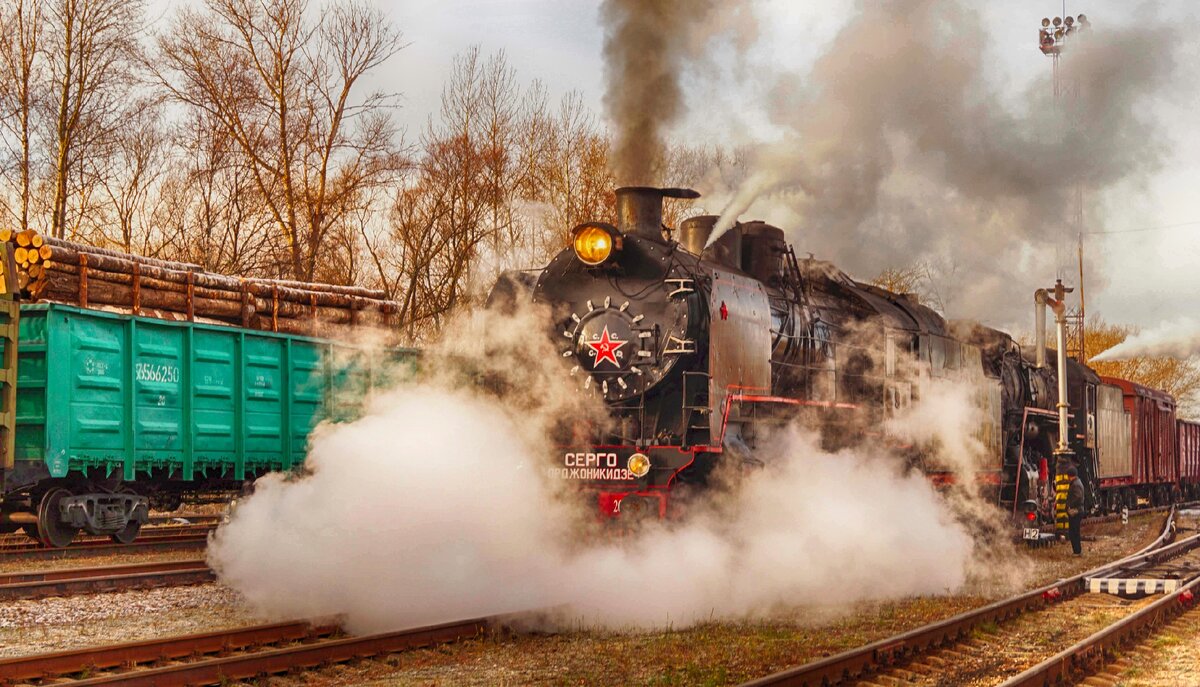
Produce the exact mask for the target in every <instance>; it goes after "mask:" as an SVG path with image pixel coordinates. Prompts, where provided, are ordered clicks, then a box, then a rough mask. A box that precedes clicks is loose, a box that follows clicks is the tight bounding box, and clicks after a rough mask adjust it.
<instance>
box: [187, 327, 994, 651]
mask: <svg viewBox="0 0 1200 687" xmlns="http://www.w3.org/2000/svg"><path fill="white" fill-rule="evenodd" d="M538 322H539V320H538V319H536V317H535V316H534V315H531V314H529V313H524V314H521V315H519V316H517V317H510V316H505V317H498V316H491V315H483V314H479V315H475V316H474V317H472V318H470V319H468V320H467V321H466V322H464V323H461V324H460V325H459V326H458V328H457V329H455V330H454V331H452V332H451V333H450V335H449V336H448V337H447V342H448V343H447V344H446V345H445V346H444V347H443V349H442V350H439V351H433V352H431V353H430V355H429V359H428V360H427V361H426V363H425V366H426V368H427V370H428V373H427V374H426V375H425V376H424V377H423V378H422V380H421V381H414V382H410V383H405V384H402V385H400V386H398V387H397V388H395V389H392V390H390V391H388V392H386V393H382V394H380V395H378V396H377V397H375V398H374V399H372V400H371V401H370V403H369V404H368V408H367V410H366V413H365V415H364V416H363V417H362V418H361V419H359V420H358V421H356V422H352V423H347V424H341V425H329V426H324V427H322V428H320V429H319V430H318V432H317V433H316V434H315V436H314V438H313V441H312V448H311V451H310V455H309V457H308V461H307V464H306V465H307V472H306V474H304V475H303V476H297V477H292V478H285V477H283V476H278V475H273V476H269V477H267V478H265V479H263V480H261V481H260V482H259V483H258V485H257V488H256V491H255V493H254V494H253V495H252V496H250V497H249V498H247V499H246V500H244V501H243V502H242V503H241V504H240V505H239V507H238V509H237V510H236V512H235V514H234V516H233V517H232V519H231V521H230V522H229V523H228V524H227V525H225V526H223V527H222V528H220V530H219V531H218V532H217V534H216V536H215V538H214V541H213V543H212V545H211V546H210V549H209V551H210V554H209V556H210V561H211V563H212V565H213V566H214V568H215V569H216V570H217V571H218V572H219V574H220V579H221V580H222V582H224V583H225V584H228V585H230V586H232V587H234V588H235V589H237V590H239V591H240V592H241V593H242V594H244V595H245V597H246V598H247V599H248V600H249V601H250V602H251V603H252V604H253V605H254V606H255V607H257V609H258V610H260V611H261V612H263V613H265V614H267V615H270V616H273V617H278V618H286V617H297V616H313V615H325V614H334V613H338V614H344V615H345V616H346V617H347V620H348V625H349V627H350V629H351V630H352V631H356V632H368V631H379V630H384V629H390V628H398V627H407V626H415V625H420V624H425V623H433V622H441V621H448V620H451V619H456V618H462V617H470V616H476V615H485V614H493V613H506V612H512V611H517V610H527V609H536V608H543V607H549V606H560V605H565V606H566V607H567V608H569V611H568V613H567V615H566V616H564V617H566V618H570V619H571V621H572V622H580V621H581V622H584V623H587V624H589V625H597V624H598V625H605V626H609V627H615V628H621V627H629V626H657V625H664V624H667V623H671V624H673V625H675V626H681V625H687V624H690V623H693V622H697V621H701V620H706V619H709V618H712V617H717V618H744V617H747V616H755V615H766V614H772V613H778V612H786V611H787V610H789V609H792V610H794V609H796V608H798V607H805V606H830V605H833V604H841V603H844V602H849V601H854V600H861V599H884V598H896V597H902V596H906V595H913V594H938V593H946V592H950V591H954V590H956V589H959V588H961V587H962V585H963V584H964V583H965V582H966V581H967V580H968V579H969V578H970V577H971V576H972V575H973V574H974V573H975V572H977V569H976V567H975V566H976V565H977V563H978V562H979V560H980V551H979V550H978V549H979V544H977V542H976V540H975V539H973V537H972V534H971V533H969V532H968V527H967V526H966V525H964V524H963V523H962V521H961V519H960V517H959V516H957V515H956V512H957V511H955V510H954V509H952V508H950V507H949V506H948V505H947V502H946V501H945V500H944V499H943V498H941V497H940V496H939V495H938V494H936V493H935V492H934V490H933V489H932V487H931V486H930V484H929V483H928V481H927V480H926V479H925V478H924V477H923V476H922V475H921V474H920V473H919V472H916V471H908V472H906V471H905V470H904V469H903V467H902V466H901V465H900V464H899V463H898V461H896V460H893V459H889V458H888V457H887V456H885V455H883V454H882V452H880V454H879V455H874V454H872V452H869V451H865V450H855V451H841V452H838V453H829V452H826V451H823V450H822V449H821V448H820V447H819V446H818V445H817V442H816V440H815V439H814V437H813V436H812V435H811V434H810V433H808V432H805V431H802V430H800V429H794V428H793V429H789V430H787V431H783V432H780V433H779V434H778V435H777V436H775V437H774V438H773V439H772V440H771V441H770V442H769V445H768V446H766V447H765V448H762V449H761V450H760V451H759V453H758V454H757V457H759V458H761V459H763V461H764V462H765V464H766V466H765V467H764V468H762V469H761V470H758V471H755V472H752V473H750V474H749V475H747V476H745V477H744V478H742V479H741V480H740V484H738V485H737V486H736V487H734V488H731V489H730V490H729V491H726V492H722V493H724V494H725V496H724V497H723V498H717V497H716V496H715V494H713V495H711V497H712V499H713V500H712V502H711V504H710V505H711V507H710V508H705V509H700V510H699V511H698V512H695V513H693V514H692V516H691V517H689V518H688V520H687V521H686V522H684V523H677V524H672V525H668V526H660V525H658V524H652V525H651V526H648V527H647V528H645V529H644V530H642V531H641V532H639V533H638V534H637V536H634V537H627V538H623V539H621V540H613V539H610V538H608V537H606V536H603V535H602V534H601V533H600V531H599V529H598V528H596V526H595V524H594V523H592V522H590V521H589V520H588V519H587V517H581V514H580V512H579V511H580V510H581V507H584V508H585V506H584V505H583V504H582V498H581V497H580V496H579V495H577V494H573V493H571V492H569V491H564V489H563V483H562V482H558V481H554V480H552V479H550V478H548V477H547V476H546V471H545V468H547V467H549V466H551V465H554V464H555V458H556V456H559V455H560V453H561V452H560V451H558V450H557V449H556V448H555V447H554V446H553V442H552V441H551V440H550V439H549V438H548V435H549V433H550V428H551V427H552V426H553V425H554V424H555V421H556V420H557V419H559V418H561V417H562V416H563V415H562V413H567V412H571V413H588V412H592V411H593V410H594V408H596V407H598V404H595V403H594V402H593V401H591V400H587V402H586V403H584V404H581V403H580V399H581V398H583V399H589V398H590V397H587V396H585V395H584V392H582V390H581V389H580V388H579V387H578V386H576V384H575V382H577V381H578V380H576V379H575V378H573V377H571V376H570V375H568V374H567V373H566V371H565V370H564V369H562V368H561V367H560V365H559V364H558V362H559V361H561V358H559V357H558V356H557V355H555V353H554V349H553V346H552V345H551V343H550V342H548V341H547V342H543V341H541V340H540V339H539V337H537V336H535V335H533V334H531V332H537V331H540V325H539V324H538ZM539 361H552V362H539ZM456 369H457V370H463V369H469V370H470V371H471V373H470V374H464V373H461V372H456ZM585 406H586V407H585ZM920 434H922V436H923V437H924V438H930V437H931V436H933V435H935V434H937V435H939V437H940V440H941V441H942V443H943V445H942V449H943V450H944V451H950V452H954V451H956V450H960V448H959V447H955V446H954V445H953V443H954V442H956V441H958V439H955V437H962V436H964V435H963V434H962V432H961V431H960V428H955V427H951V428H949V429H948V430H947V431H946V432H944V433H938V432H929V431H922V432H920ZM963 450H968V451H973V450H974V449H963Z"/></svg>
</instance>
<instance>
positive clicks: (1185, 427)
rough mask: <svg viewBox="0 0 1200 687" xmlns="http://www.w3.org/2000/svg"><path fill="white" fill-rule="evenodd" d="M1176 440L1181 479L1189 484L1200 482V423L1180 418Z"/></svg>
mask: <svg viewBox="0 0 1200 687" xmlns="http://www.w3.org/2000/svg"><path fill="white" fill-rule="evenodd" d="M1176 442H1177V443H1176V447H1177V448H1176V450H1177V451H1178V453H1179V479H1180V480H1181V481H1183V482H1186V483H1188V484H1196V483H1200V423H1196V422H1191V421H1188V420H1180V421H1179V436H1178V437H1177V439H1176Z"/></svg>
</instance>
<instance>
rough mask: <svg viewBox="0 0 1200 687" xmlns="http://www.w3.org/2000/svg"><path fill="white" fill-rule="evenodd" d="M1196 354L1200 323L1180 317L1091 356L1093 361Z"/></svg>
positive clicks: (1199, 336)
mask: <svg viewBox="0 0 1200 687" xmlns="http://www.w3.org/2000/svg"><path fill="white" fill-rule="evenodd" d="M1197 355H1200V322H1197V321H1196V320H1194V319H1192V318H1190V317H1182V318H1179V319H1177V320H1174V321H1171V322H1164V323H1162V324H1161V325H1159V326H1158V327H1156V328H1154V329H1150V330H1146V331H1143V332H1138V333H1136V334H1132V335H1130V336H1129V338H1127V339H1125V340H1124V341H1122V342H1121V343H1119V344H1117V345H1116V346H1113V347H1112V348H1110V349H1108V350H1106V351H1104V352H1102V353H1101V354H1100V355H1097V356H1096V357H1094V358H1092V360H1093V361H1095V362H1104V361H1108V360H1129V359H1130V358H1141V357H1157V356H1166V357H1170V358H1181V359H1182V358H1191V357H1194V356H1197Z"/></svg>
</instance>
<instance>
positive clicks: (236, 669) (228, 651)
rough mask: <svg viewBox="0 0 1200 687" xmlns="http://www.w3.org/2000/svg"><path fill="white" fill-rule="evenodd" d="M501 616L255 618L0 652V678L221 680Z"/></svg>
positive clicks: (456, 630)
mask: <svg viewBox="0 0 1200 687" xmlns="http://www.w3.org/2000/svg"><path fill="white" fill-rule="evenodd" d="M503 623H504V618H503V617H501V616H491V617H484V618H473V619H469V620H461V621H456V622H452V623H444V624H441V625H431V626H427V627H419V628H414V629H410V630H401V631H397V632H384V633H379V634H371V635H362V636H357V637H353V636H346V635H344V634H342V632H341V630H340V629H339V626H338V625H337V624H336V623H333V622H326V623H320V622H318V623H311V624H310V623H308V622H286V623H274V624H269V625H256V626H252V627H245V628H238V629H233V630H224V631H220V632H207V633H203V634H195V635H184V636H178V637H167V638H164V639H156V640H149V641H143V642H132V643H127V644H115V645H112V646H103V647H95V648H91V649H81V650H77V651H61V652H56V653H50V654H36V655H33V656H22V657H18V658H10V659H4V660H0V684H3V685H12V684H25V683H30V682H33V683H37V684H41V683H49V682H53V683H54V684H71V685H75V686H77V687H82V686H84V685H129V686H137V685H154V686H155V687H167V686H169V685H207V684H226V683H227V682H228V681H231V680H242V679H248V678H255V677H258V676H261V675H269V674H277V673H285V672H288V671H291V670H295V669H303V668H311V667H315V666H321V665H327V664H330V663H342V662H345V661H350V660H353V659H357V658H367V657H371V656H381V655H386V654H390V653H395V652H399V651H407V650H410V649H416V648H420V647H426V646H432V645H436V644H445V643H449V642H454V641H458V640H462V639H468V638H471V637H476V636H478V635H480V634H482V633H484V632H488V631H491V630H494V629H497V628H500V627H502V626H503ZM71 678H74V680H73V681H70V682H64V681H66V680H70V679H71Z"/></svg>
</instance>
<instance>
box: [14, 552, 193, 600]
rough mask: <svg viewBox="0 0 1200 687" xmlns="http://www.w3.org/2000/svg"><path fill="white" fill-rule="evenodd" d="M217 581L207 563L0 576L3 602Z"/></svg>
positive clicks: (70, 570) (73, 569) (42, 571)
mask: <svg viewBox="0 0 1200 687" xmlns="http://www.w3.org/2000/svg"><path fill="white" fill-rule="evenodd" d="M214 579H216V576H215V574H214V573H213V571H212V570H210V569H209V568H208V564H207V563H205V562H204V561H203V560H186V561H166V562H160V563H134V564H131V565H108V566H104V567H97V568H65V569H61V570H39V571H32V572H15V573H2V574H0V601H13V600H16V599H40V598H43V597H47V596H72V595H75V594H92V593H98V592H115V591H128V590H131V589H149V588H153V587H178V586H182V585H189V584H203V583H205V582H211V581H213V580H214Z"/></svg>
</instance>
